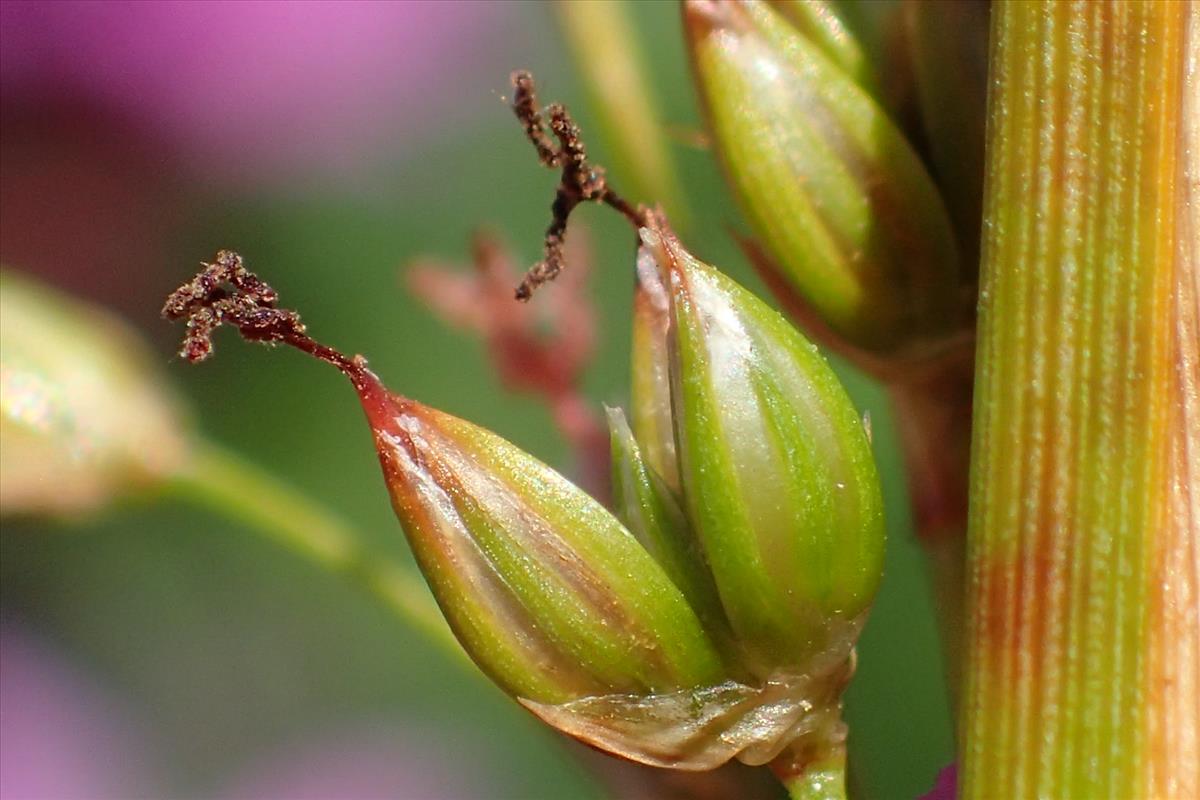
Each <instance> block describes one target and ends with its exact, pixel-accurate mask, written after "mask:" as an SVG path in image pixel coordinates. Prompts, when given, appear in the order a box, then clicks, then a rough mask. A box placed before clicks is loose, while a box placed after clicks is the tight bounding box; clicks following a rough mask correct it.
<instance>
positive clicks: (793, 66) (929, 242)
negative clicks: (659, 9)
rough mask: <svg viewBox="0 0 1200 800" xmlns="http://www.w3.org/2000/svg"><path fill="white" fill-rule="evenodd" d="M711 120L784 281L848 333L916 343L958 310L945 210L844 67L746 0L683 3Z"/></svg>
mask: <svg viewBox="0 0 1200 800" xmlns="http://www.w3.org/2000/svg"><path fill="white" fill-rule="evenodd" d="M685 15H686V23H687V25H686V27H687V34H688V40H689V44H690V47H691V55H692V66H693V70H694V73H695V77H696V81H697V85H698V86H699V89H700V94H701V96H702V98H703V100H704V105H705V108H706V111H707V116H708V120H709V125H710V128H711V131H712V134H713V137H714V140H715V142H716V145H717V149H718V151H719V153H720V155H721V158H722V160H723V161H724V164H725V167H726V174H727V176H728V177H729V179H730V181H731V182H732V184H733V186H734V187H735V188H736V190H737V193H738V195H739V197H740V200H741V203H742V207H743V209H744V211H745V213H746V216H747V218H748V220H749V222H750V224H751V226H752V227H753V229H754V231H755V233H756V235H757V236H758V237H759V238H760V239H761V240H762V243H763V245H764V246H765V248H766V251H767V253H768V255H769V257H770V259H771V260H772V261H773V262H774V265H775V269H776V270H777V272H778V275H777V276H776V277H778V278H779V281H777V283H778V285H779V287H780V288H783V289H786V290H787V291H790V292H793V293H795V295H797V296H798V297H799V298H800V300H801V301H802V302H803V303H804V304H805V305H806V306H808V307H810V308H811V309H813V311H815V313H816V314H817V315H818V316H819V317H820V318H821V319H822V320H823V322H824V323H825V325H827V326H828V327H829V328H831V329H832V330H833V331H835V332H836V334H837V335H838V336H840V337H841V338H842V339H844V340H845V341H846V342H847V343H849V344H852V345H854V346H856V347H858V348H861V349H865V350H869V351H872V352H875V353H879V354H897V355H899V354H905V355H912V354H919V353H922V352H924V351H925V350H926V349H927V348H931V347H934V346H936V345H937V344H938V343H940V342H941V341H942V340H943V339H945V338H946V337H948V336H950V335H952V334H953V333H956V332H957V331H958V330H959V329H960V328H961V326H962V325H963V322H964V319H965V317H966V314H967V312H968V304H967V302H966V300H965V298H966V297H967V296H968V295H967V293H966V292H964V291H963V289H962V287H961V283H960V278H959V275H958V271H957V256H956V250H955V242H954V237H953V233H952V230H951V227H950V223H949V220H948V217H947V214H946V209H945V207H944V205H943V203H942V199H941V197H940V196H939V194H938V192H937V190H936V188H935V187H934V184H933V182H932V180H931V179H930V177H929V175H928V173H927V172H926V171H925V168H924V167H923V166H922V164H921V162H920V159H919V158H918V157H917V155H916V153H915V152H914V151H913V149H912V148H911V147H910V146H909V143H908V142H907V141H906V140H905V138H904V136H903V134H902V133H901V132H900V131H899V129H898V128H897V127H896V126H895V125H894V124H893V123H892V121H891V120H889V119H888V117H887V115H886V114H885V113H884V111H883V110H882V109H881V108H880V107H879V105H877V103H876V102H875V101H874V100H873V99H872V98H871V97H870V95H869V94H868V93H867V92H866V91H865V90H864V89H863V88H862V86H860V85H859V84H858V83H857V82H856V81H855V80H854V79H853V78H852V77H851V76H850V75H848V74H847V73H846V72H845V71H844V70H843V69H842V68H841V67H839V66H838V65H837V64H836V63H835V62H833V61H831V60H830V59H829V58H828V56H827V54H826V53H825V52H824V51H823V50H822V48H821V47H819V46H818V45H817V44H815V43H814V42H813V41H812V40H810V39H808V38H807V37H805V36H804V35H803V34H801V33H800V32H799V31H798V30H797V29H796V28H795V27H793V26H792V25H791V24H789V23H788V22H787V21H786V20H785V19H784V18H783V17H781V16H780V15H779V14H778V13H777V12H776V11H774V10H772V8H771V7H770V6H768V5H767V4H765V3H764V2H757V1H756V0H688V1H687V3H686V5H685Z"/></svg>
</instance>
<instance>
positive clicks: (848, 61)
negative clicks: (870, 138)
mask: <svg viewBox="0 0 1200 800" xmlns="http://www.w3.org/2000/svg"><path fill="white" fill-rule="evenodd" d="M768 2H769V3H770V4H771V7H772V8H774V9H775V10H776V11H778V12H779V14H780V15H781V16H783V17H784V18H785V19H786V20H787V21H788V22H790V23H792V26H793V27H794V28H795V29H796V30H797V31H798V32H799V33H800V34H801V35H802V36H804V37H805V38H807V39H808V40H809V41H811V42H812V43H813V44H814V45H816V46H817V47H818V48H820V50H821V52H822V53H824V54H825V57H826V58H828V59H829V60H830V61H832V62H833V63H835V64H837V65H838V66H839V67H841V69H842V71H844V72H845V73H846V74H847V75H849V76H850V77H851V78H853V79H854V81H855V83H857V84H858V85H859V86H861V87H863V88H864V89H866V90H867V91H868V92H870V93H871V94H875V92H876V80H875V70H874V68H873V67H872V66H871V62H870V59H868V58H867V55H866V53H864V52H863V49H862V47H861V46H860V44H859V41H858V39H857V38H855V36H854V34H853V33H851V32H850V29H849V28H848V27H847V26H846V22H845V20H843V19H842V17H841V15H840V13H839V9H838V7H837V4H836V3H833V2H830V0H768Z"/></svg>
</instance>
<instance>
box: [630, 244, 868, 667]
mask: <svg viewBox="0 0 1200 800" xmlns="http://www.w3.org/2000/svg"><path fill="white" fill-rule="evenodd" d="M642 240H643V243H644V247H645V249H646V251H648V252H649V253H650V254H651V255H652V256H653V257H654V259H655V261H656V263H657V264H658V266H659V268H660V271H661V274H662V276H663V282H664V283H665V284H666V286H667V288H668V291H669V294H670V301H671V332H670V351H671V378H672V386H671V389H672V399H673V405H674V414H675V417H674V420H675V430H676V440H677V442H678V446H679V471H680V478H681V481H682V485H683V489H684V495H685V500H686V503H685V505H686V509H687V511H688V517H689V519H690V520H691V523H692V525H693V527H694V528H695V530H696V533H697V535H698V537H699V540H700V542H701V543H702V546H703V550H704V555H705V558H706V560H707V562H708V564H709V566H710V567H711V569H712V574H713V577H714V579H715V581H716V585H717V590H718V592H719V594H720V598H721V603H722V606H723V607H724V609H725V613H726V616H727V617H728V620H729V622H730V625H731V626H732V629H733V632H734V635H735V637H736V638H737V639H738V641H739V644H740V645H741V646H742V647H743V648H744V650H745V655H746V658H747V659H748V660H749V664H748V666H749V668H750V669H751V670H753V671H755V672H758V673H759V674H760V675H761V674H764V673H768V672H770V671H771V670H773V669H778V668H779V667H780V666H781V665H791V666H793V667H794V666H797V665H798V666H800V667H801V668H804V666H805V665H807V664H809V663H810V662H811V661H812V660H813V659H814V658H815V657H817V656H819V655H826V654H828V652H829V649H830V648H831V647H833V648H840V649H842V650H843V652H842V656H843V657H845V656H848V655H849V648H850V646H851V645H852V643H853V636H854V632H856V630H857V625H858V623H859V622H860V621H861V615H863V613H864V612H865V611H866V610H867V609H868V607H869V606H870V603H871V601H872V599H873V597H874V594H875V590H876V588H877V586H878V584H879V580H880V577H881V574H882V568H883V548H884V527H883V510H882V499H881V495H880V489H879V478H878V475H877V474H876V470H875V464H874V461H873V459H872V455H871V448H870V444H869V442H868V440H867V435H866V432H865V430H864V429H863V424H862V420H861V418H860V417H859V415H858V413H857V412H856V411H855V409H854V406H853V405H852V404H851V402H850V399H849V398H848V397H847V396H846V393H845V391H844V390H843V389H842V386H841V384H840V383H839V382H838V379H837V377H836V376H835V375H834V373H833V371H832V370H831V369H830V367H829V365H828V364H827V363H826V362H825V360H824V358H823V357H822V356H821V355H820V353H819V352H818V351H817V349H816V348H815V347H814V346H813V345H812V344H811V343H810V342H808V341H807V340H806V339H805V338H804V337H803V336H801V335H800V333H799V332H798V331H797V330H796V329H795V328H793V327H792V326H791V325H790V324H789V323H788V322H787V321H786V320H785V319H784V318H783V317H781V316H780V315H779V314H778V313H776V312H775V311H773V310H772V309H771V308H769V307H768V306H767V305H766V304H765V303H763V302H762V301H760V300H759V299H758V298H756V297H755V296H754V295H752V294H751V293H750V292H748V291H747V290H746V289H744V288H742V287H741V286H739V285H738V284H736V283H735V282H733V281H732V280H730V279H729V278H727V277H725V276H724V275H722V274H721V273H720V272H718V271H717V270H715V269H713V268H712V267H710V266H708V265H706V264H703V263H701V262H700V261H698V260H696V259H695V258H694V257H693V256H692V255H691V254H690V253H688V252H687V251H686V250H684V249H683V248H682V247H681V246H680V244H679V242H678V241H677V240H676V239H675V237H674V235H673V234H672V233H671V232H670V231H669V230H668V229H666V228H665V226H663V225H661V224H658V223H656V224H655V225H654V226H653V227H650V228H645V229H643V231H642ZM847 631H851V632H850V633H847Z"/></svg>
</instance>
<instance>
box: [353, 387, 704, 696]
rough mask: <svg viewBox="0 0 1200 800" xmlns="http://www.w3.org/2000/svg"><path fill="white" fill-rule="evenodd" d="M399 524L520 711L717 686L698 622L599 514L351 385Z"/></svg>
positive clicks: (454, 431) (442, 601) (566, 485)
mask: <svg viewBox="0 0 1200 800" xmlns="http://www.w3.org/2000/svg"><path fill="white" fill-rule="evenodd" d="M354 381H355V384H356V387H357V388H358V390H359V394H360V397H361V399H362V403H363V408H364V410H365V411H366V413H367V418H368V420H369V422H370V424H371V428H372V430H373V432H374V435H375V444H376V449H377V450H378V453H379V458H380V463H381V464H382V466H383V471H384V476H385V478H386V480H387V484H388V489H389V491H390V493H391V497H392V505H393V507H394V508H395V511H396V515H397V516H398V517H399V519H400V522H401V524H402V525H403V527H404V531H405V534H406V535H407V538H408V541H409V544H410V546H411V548H412V551H413V553H414V555H415V556H416V559H417V563H418V565H419V566H420V568H421V571H422V573H423V574H424V575H425V578H426V580H427V581H428V583H429V586H430V588H431V589H432V590H433V594H434V596H435V597H436V599H437V601H438V604H439V605H440V606H441V608H442V611H443V613H444V614H445V616H446V619H447V621H448V622H449V623H450V626H451V628H452V629H453V630H454V633H455V634H456V636H457V637H458V639H459V641H460V642H461V643H462V645H463V647H464V648H465V649H466V650H467V652H468V653H469V654H470V655H471V657H472V658H473V659H474V660H475V662H476V663H477V664H478V665H479V666H480V667H481V668H482V669H483V670H484V671H485V672H486V673H488V675H490V676H491V677H492V679H493V680H495V681H496V682H497V683H498V684H500V686H501V687H502V688H504V689H505V690H506V691H508V692H509V693H510V694H513V695H514V696H516V697H517V698H519V699H521V700H523V701H532V702H536V703H550V704H557V703H563V702H568V701H572V700H577V699H579V698H582V697H591V696H597V695H607V694H612V693H622V692H627V693H633V694H639V695H642V694H651V693H654V692H660V691H671V690H678V689H681V688H683V687H691V686H701V685H708V684H711V683H714V682H720V681H721V680H723V679H724V678H723V670H722V667H721V663H720V659H719V657H718V655H717V653H716V651H715V649H714V647H713V645H712V643H711V642H710V640H709V638H708V636H707V635H706V634H705V632H704V630H703V629H702V627H701V623H700V620H699V619H697V617H696V614H695V612H694V611H693V610H692V609H691V607H690V606H689V605H688V602H687V600H686V599H685V597H684V595H683V594H682V593H681V592H680V591H679V589H677V588H676V587H675V585H674V584H673V583H672V582H671V579H670V578H669V577H668V576H667V574H666V573H665V572H664V571H663V569H662V568H661V567H660V566H659V565H658V564H657V563H656V562H655V561H654V559H653V558H652V557H651V556H650V554H649V553H647V552H646V550H645V548H643V547H642V545H641V544H639V543H638V541H637V539H635V538H634V536H633V535H632V534H631V533H630V532H629V531H628V530H626V529H625V528H624V527H622V525H621V524H620V523H619V522H618V521H617V520H616V518H614V517H613V516H612V515H611V514H610V513H609V512H608V511H606V510H605V509H604V508H603V507H602V506H601V505H600V504H599V503H597V502H596V501H595V500H593V499H592V498H590V497H589V496H588V495H587V494H585V493H584V492H583V491H582V490H580V489H578V488H577V487H575V486H574V485H573V484H571V483H570V482H568V481H567V480H566V479H565V478H563V477H562V476H560V475H559V474H558V473H556V472H554V471H553V470H551V469H550V468H549V467H547V466H545V465H544V464H542V463H541V462H539V461H537V460H536V459H534V458H533V457H532V456H530V455H528V454H527V453H524V452H523V451H521V450H520V449H518V448H517V447H515V446H514V445H512V444H510V443H509V442H506V441H504V440H503V439H501V438H500V437H498V436H496V435H495V434H493V433H490V432H488V431H485V430H483V429H481V428H479V427H477V426H475V425H472V424H470V423H468V422H465V421H463V420H461V419H458V418H456V417H453V416H450V415H449V414H445V413H443V412H440V411H436V410H434V409H432V408H429V407H427V406H423V405H421V404H419V403H416V402H414V401H411V400H408V399H405V398H401V397H397V396H394V395H392V394H390V393H388V392H387V390H386V389H385V388H384V387H383V386H382V385H381V384H380V383H379V382H378V380H377V379H376V378H375V377H374V376H373V375H371V374H370V373H369V372H367V371H366V370H365V369H363V370H362V372H361V374H359V375H355V376H354Z"/></svg>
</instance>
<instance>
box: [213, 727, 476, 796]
mask: <svg viewBox="0 0 1200 800" xmlns="http://www.w3.org/2000/svg"><path fill="white" fill-rule="evenodd" d="M434 747H435V745H434V743H433V742H432V740H430V739H429V738H425V740H424V742H423V743H422V740H421V738H420V737H418V736H417V735H416V734H414V733H411V732H409V733H405V732H401V731H395V730H393V731H388V730H386V729H382V728H381V729H371V728H362V729H358V730H342V731H337V732H336V733H333V734H323V735H322V736H321V737H320V738H314V739H312V740H311V741H308V742H304V743H301V744H299V745H297V746H294V747H291V748H288V749H286V750H284V751H283V752H281V753H280V754H279V755H278V756H277V757H275V758H271V759H266V760H264V761H260V762H258V763H257V764H255V766H254V768H253V769H252V770H251V771H250V773H249V774H247V775H246V776H245V777H244V778H242V779H241V780H239V781H237V782H236V783H235V784H234V785H233V786H232V787H231V788H230V789H229V790H228V791H226V792H224V793H220V794H219V795H218V796H223V797H228V798H230V800H278V798H287V799H288V800H330V798H335V797H336V798H340V799H341V800H460V799H462V798H475V797H486V796H488V792H487V791H485V790H484V788H483V786H482V785H481V783H480V782H479V780H480V779H479V777H478V776H479V772H478V771H473V770H463V769H461V768H456V767H455V766H454V764H453V763H452V762H451V761H450V760H448V759H447V757H446V751H445V749H444V747H443V748H442V749H441V750H440V752H439V750H435V749H434ZM468 776H475V781H474V782H473V781H472V780H471V779H470V778H469V777H468Z"/></svg>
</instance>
